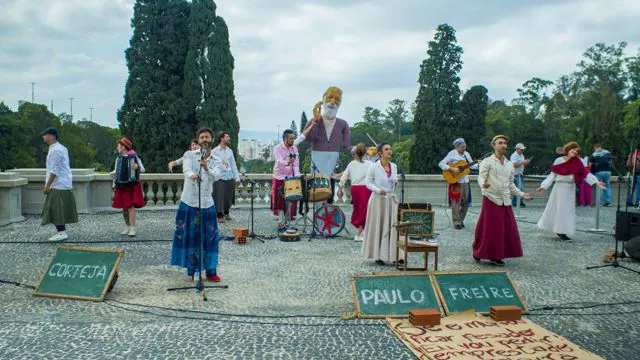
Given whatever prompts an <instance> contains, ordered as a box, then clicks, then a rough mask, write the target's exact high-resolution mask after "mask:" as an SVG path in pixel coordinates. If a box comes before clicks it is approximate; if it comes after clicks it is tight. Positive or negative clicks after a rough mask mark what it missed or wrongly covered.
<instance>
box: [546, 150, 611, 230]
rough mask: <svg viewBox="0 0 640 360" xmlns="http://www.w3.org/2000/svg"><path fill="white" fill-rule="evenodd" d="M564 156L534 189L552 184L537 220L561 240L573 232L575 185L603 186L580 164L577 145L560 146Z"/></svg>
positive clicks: (557, 160) (603, 186)
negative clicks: (547, 198)
mask: <svg viewBox="0 0 640 360" xmlns="http://www.w3.org/2000/svg"><path fill="white" fill-rule="evenodd" d="M563 151H564V156H562V157H559V158H557V159H556V160H555V161H554V162H553V166H552V167H551V174H549V176H547V178H546V179H544V181H543V182H542V184H541V185H540V188H538V190H537V191H536V192H537V193H538V194H542V193H543V192H544V191H545V190H546V189H548V188H549V187H551V185H553V184H555V186H554V187H553V189H552V190H551V195H549V201H548V202H547V206H546V207H545V209H544V213H543V214H542V217H541V218H540V220H539V221H538V228H540V229H542V230H546V231H552V232H554V233H556V235H558V237H559V238H560V239H562V240H570V239H569V237H568V236H567V234H568V235H571V234H573V233H575V231H576V200H575V194H576V184H578V185H579V184H581V183H582V181H586V182H587V183H588V184H589V185H593V184H597V185H598V187H599V188H601V189H604V188H606V186H605V185H604V184H603V183H601V182H599V181H598V178H596V177H595V176H594V175H593V174H591V173H590V172H589V171H588V170H587V169H586V168H585V167H584V165H583V164H582V161H581V160H580V158H578V153H579V152H580V145H578V143H576V142H570V143H568V144H566V145H565V146H564V148H563Z"/></svg>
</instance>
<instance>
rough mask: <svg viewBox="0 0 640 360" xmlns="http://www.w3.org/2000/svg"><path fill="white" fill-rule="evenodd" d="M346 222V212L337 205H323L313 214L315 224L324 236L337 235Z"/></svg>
mask: <svg viewBox="0 0 640 360" xmlns="http://www.w3.org/2000/svg"><path fill="white" fill-rule="evenodd" d="M345 224H346V218H345V216H344V212H342V210H340V208H339V207H337V206H335V205H322V206H321V207H320V208H318V209H316V212H315V213H314V214H313V225H314V226H315V228H316V231H318V232H319V233H320V234H321V235H322V236H327V237H330V236H336V235H338V234H339V233H340V232H341V231H342V230H343V229H344V226H345Z"/></svg>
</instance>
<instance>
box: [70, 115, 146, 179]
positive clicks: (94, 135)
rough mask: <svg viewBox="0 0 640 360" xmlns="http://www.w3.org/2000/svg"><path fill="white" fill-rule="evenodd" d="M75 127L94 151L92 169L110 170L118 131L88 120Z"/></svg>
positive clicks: (118, 136)
mask: <svg viewBox="0 0 640 360" xmlns="http://www.w3.org/2000/svg"><path fill="white" fill-rule="evenodd" d="M77 125H78V127H79V128H80V130H81V133H82V136H83V138H84V140H85V141H86V143H87V145H89V146H90V147H91V148H92V149H94V151H95V158H94V159H93V161H94V165H93V166H92V167H95V169H96V170H97V171H108V170H110V169H111V167H112V166H113V163H114V159H115V156H116V154H115V151H116V142H117V141H118V139H119V138H120V131H119V130H118V129H112V128H108V127H106V126H101V125H99V124H96V123H95V122H92V121H88V120H83V121H78V124H77ZM134 145H135V144H134ZM145 160H146V158H145ZM145 164H146V161H145Z"/></svg>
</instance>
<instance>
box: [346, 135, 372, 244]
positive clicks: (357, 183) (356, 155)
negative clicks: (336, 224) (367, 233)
mask: <svg viewBox="0 0 640 360" xmlns="http://www.w3.org/2000/svg"><path fill="white" fill-rule="evenodd" d="M351 153H352V154H353V161H351V162H350V163H349V165H347V168H346V169H345V170H344V173H342V177H340V188H339V189H338V197H342V195H344V191H343V190H344V185H345V184H346V183H347V180H351V201H352V203H353V212H352V213H351V224H353V226H355V227H356V229H358V230H357V233H356V236H355V238H354V240H355V241H362V230H363V229H364V225H365V220H366V219H367V204H368V203H369V197H371V190H369V189H368V188H367V186H366V185H365V179H366V177H367V170H368V169H369V166H370V165H371V162H370V161H368V160H364V156H365V155H366V153H367V147H366V146H365V145H364V144H362V143H360V144H358V145H356V146H355V147H354V148H353V150H352V151H351Z"/></svg>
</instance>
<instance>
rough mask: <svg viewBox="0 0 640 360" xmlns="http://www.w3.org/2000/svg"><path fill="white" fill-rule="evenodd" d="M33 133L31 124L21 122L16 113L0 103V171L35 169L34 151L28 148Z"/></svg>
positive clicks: (30, 147)
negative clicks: (24, 168)
mask: <svg viewBox="0 0 640 360" xmlns="http://www.w3.org/2000/svg"><path fill="white" fill-rule="evenodd" d="M34 132H36V130H35V129H34V128H33V126H32V125H31V124H28V123H23V122H21V121H20V117H19V116H18V114H17V113H14V112H12V111H11V109H9V107H8V106H6V105H5V104H4V102H0V154H3V155H2V156H0V171H2V170H7V169H14V168H23V167H28V168H31V167H36V161H35V152H36V150H35V149H34V148H33V147H32V146H29V142H30V137H31V136H32V134H33V133H34ZM40 141H42V139H41V140H40Z"/></svg>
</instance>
